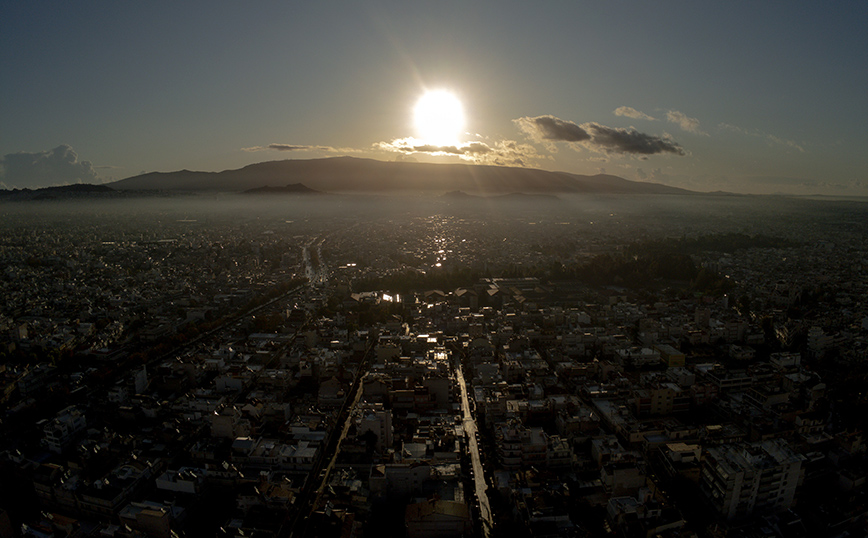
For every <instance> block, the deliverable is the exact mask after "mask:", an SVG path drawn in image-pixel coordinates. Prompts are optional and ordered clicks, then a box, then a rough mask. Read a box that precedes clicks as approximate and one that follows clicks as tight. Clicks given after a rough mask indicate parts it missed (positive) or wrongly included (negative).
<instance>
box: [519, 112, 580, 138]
mask: <svg viewBox="0 0 868 538" xmlns="http://www.w3.org/2000/svg"><path fill="white" fill-rule="evenodd" d="M512 121H513V122H514V123H515V124H516V125H518V127H519V129H521V130H522V132H524V133H525V134H526V135H527V136H528V137H530V138H531V139H532V140H536V141H538V142H542V141H554V142H584V141H585V140H590V138H591V135H589V134H588V132H587V131H585V130H584V129H582V128H581V127H579V126H578V125H576V124H575V123H573V122H571V121H566V120H562V119H560V118H556V117H554V116H551V115H546V116H536V117H534V118H531V117H529V116H525V117H523V118H518V119H516V120H512Z"/></svg>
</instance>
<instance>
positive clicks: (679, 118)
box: [666, 110, 708, 136]
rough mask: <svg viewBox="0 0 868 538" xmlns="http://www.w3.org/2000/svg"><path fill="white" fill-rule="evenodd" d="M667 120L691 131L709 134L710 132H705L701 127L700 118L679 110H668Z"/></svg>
mask: <svg viewBox="0 0 868 538" xmlns="http://www.w3.org/2000/svg"><path fill="white" fill-rule="evenodd" d="M666 121H668V122H669V123H674V124H676V125H678V126H679V127H681V129H682V130H684V131H687V132H689V133H694V134H699V135H705V136H708V133H704V132H702V131H701V130H700V129H699V120H698V119H696V118H691V117H690V116H688V115H686V114H684V113H682V112H678V111H677V110H670V111H669V112H667V113H666Z"/></svg>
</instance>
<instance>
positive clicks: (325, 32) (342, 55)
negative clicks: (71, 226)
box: [0, 0, 868, 195]
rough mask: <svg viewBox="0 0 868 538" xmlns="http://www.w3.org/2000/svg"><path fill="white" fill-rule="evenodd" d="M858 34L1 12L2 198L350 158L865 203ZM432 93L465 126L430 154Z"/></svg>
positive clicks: (817, 6) (524, 6)
mask: <svg viewBox="0 0 868 538" xmlns="http://www.w3.org/2000/svg"><path fill="white" fill-rule="evenodd" d="M865 28H868V3H865V2H836V3H817V2H792V1H791V2H726V3H723V2H721V3H716V4H712V3H708V2H665V1H664V2H593V3H591V2H507V1H500V2H483V1H477V2H448V1H446V2H429V3H419V2H386V1H376V0H374V1H368V2H340V1H335V2H319V3H303V2H237V1H236V2H214V1H211V2H108V1H105V2H25V1H17V0H12V1H8V2H3V3H2V4H0V74H2V75H0V96H2V99H0V156H2V159H3V160H2V163H0V164H2V175H0V182H2V183H4V184H5V186H6V187H10V188H11V187H19V188H20V187H35V186H42V185H48V184H64V183H70V182H77V181H86V182H101V181H106V180H108V179H121V178H124V177H129V176H132V175H136V174H138V173H140V172H142V171H172V170H179V169H183V168H187V169H195V170H223V169H227V168H237V167H241V166H244V165H246V164H250V163H254V162H260V161H265V160H275V159H288V158H293V159H295V158H302V159H306V158H317V157H325V156H334V155H355V156H359V157H371V158H377V159H383V160H394V159H397V158H402V159H404V158H413V159H416V160H441V161H456V160H462V161H463V162H484V163H494V164H511V165H522V166H533V167H537V168H545V169H550V170H563V171H568V172H575V173H583V174H593V173H597V172H601V171H605V172H606V173H610V174H615V175H619V176H622V177H625V178H627V179H632V180H640V181H657V182H662V183H667V184H671V185H676V186H681V187H687V188H692V189H696V190H703V191H715V190H727V191H736V192H757V193H764V192H789V193H826V194H854V195H866V194H868V152H866V151H865V148H866V146H868V129H866V127H865V123H866V120H868V98H866V91H868V32H866V31H865ZM428 89H447V90H450V91H452V92H454V93H455V94H456V96H458V97H459V99H460V100H461V101H462V103H463V105H464V109H465V116H466V126H465V130H466V133H464V134H462V139H461V140H460V142H459V143H457V144H454V145H452V146H450V147H449V148H439V149H440V150H441V151H433V150H436V149H438V148H432V147H430V144H424V143H422V142H424V141H422V142H420V141H419V140H418V139H414V138H412V137H414V136H416V135H417V133H415V132H414V125H413V122H412V110H413V106H414V104H415V102H416V101H417V99H418V98H419V97H420V96H421V95H422V94H423V93H424V92H425V91H426V90H428ZM432 153H435V154H433V155H432Z"/></svg>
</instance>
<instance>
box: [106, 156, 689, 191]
mask: <svg viewBox="0 0 868 538" xmlns="http://www.w3.org/2000/svg"><path fill="white" fill-rule="evenodd" d="M292 183H303V184H304V185H305V186H307V187H308V188H310V189H313V190H316V191H320V192H347V193H351V192H356V193H400V192H405V193H406V192H438V193H443V192H449V191H458V190H460V191H464V192H467V193H470V194H482V195H485V194H488V195H491V194H510V193H532V194H554V193H565V194H567V193H609V194H691V193H693V191H689V190H686V189H680V188H677V187H670V186H668V185H663V184H659V183H644V182H637V181H630V180H627V179H624V178H621V177H618V176H613V175H607V174H597V175H593V176H587V175H580V174H570V173H568V172H551V171H547V170H540V169H533V168H515V167H504V166H491V165H475V164H460V163H457V164H453V163H449V164H439V163H416V162H397V161H378V160H375V159H363V158H358V157H327V158H324V159H289V160H281V161H265V162H261V163H254V164H249V165H247V166H244V167H242V168H238V169H234V170H223V171H221V172H197V171H191V170H186V169H185V170H179V171H176V172H150V173H147V174H141V175H138V176H133V177H129V178H126V179H121V180H119V181H114V182H112V183H107V184H106V185H108V186H110V187H111V188H113V189H117V190H141V191H144V190H158V191H228V192H243V191H247V190H250V189H255V188H261V187H266V186H268V185H275V184H277V185H287V184H292Z"/></svg>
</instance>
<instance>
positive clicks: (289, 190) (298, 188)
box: [241, 183, 323, 194]
mask: <svg viewBox="0 0 868 538" xmlns="http://www.w3.org/2000/svg"><path fill="white" fill-rule="evenodd" d="M241 194H323V193H322V192H320V191H317V190H314V189H311V188H310V187H308V186H307V185H305V184H303V183H292V184H290V185H285V186H283V187H271V186H269V185H266V186H264V187H256V188H253V189H247V190H246V191H244V192H242V193H241Z"/></svg>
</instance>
